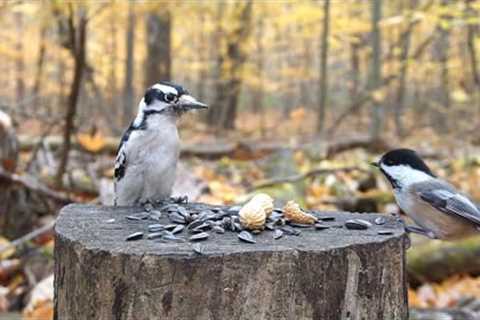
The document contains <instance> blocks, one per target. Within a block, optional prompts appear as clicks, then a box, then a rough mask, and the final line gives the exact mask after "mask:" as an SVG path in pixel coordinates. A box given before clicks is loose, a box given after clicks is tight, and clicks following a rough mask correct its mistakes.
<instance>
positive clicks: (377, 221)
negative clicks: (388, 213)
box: [375, 217, 387, 225]
mask: <svg viewBox="0 0 480 320" xmlns="http://www.w3.org/2000/svg"><path fill="white" fill-rule="evenodd" d="M385 222H387V219H385V218H384V217H378V218H376V219H375V224H377V225H382V224H385Z"/></svg>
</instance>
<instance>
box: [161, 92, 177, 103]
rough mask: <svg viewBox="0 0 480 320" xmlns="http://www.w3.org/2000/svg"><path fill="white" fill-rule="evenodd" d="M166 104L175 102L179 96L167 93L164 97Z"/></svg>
mask: <svg viewBox="0 0 480 320" xmlns="http://www.w3.org/2000/svg"><path fill="white" fill-rule="evenodd" d="M164 98H165V102H174V101H175V100H176V99H177V96H176V95H175V94H173V93H167V94H165V96H164Z"/></svg>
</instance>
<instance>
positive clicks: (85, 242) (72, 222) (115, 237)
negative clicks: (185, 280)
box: [55, 204, 404, 257]
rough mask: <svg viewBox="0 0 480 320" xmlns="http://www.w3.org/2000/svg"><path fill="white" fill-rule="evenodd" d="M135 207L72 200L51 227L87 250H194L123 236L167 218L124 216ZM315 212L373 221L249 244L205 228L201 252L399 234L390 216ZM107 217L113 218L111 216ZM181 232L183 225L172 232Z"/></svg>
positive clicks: (357, 241) (337, 243)
mask: <svg viewBox="0 0 480 320" xmlns="http://www.w3.org/2000/svg"><path fill="white" fill-rule="evenodd" d="M142 211H143V210H142V209H141V208H132V207H105V206H93V205H79V204H73V205H69V206H66V207H64V208H63V209H62V210H61V212H60V215H59V217H58V219H57V223H56V226H55V231H56V233H57V236H59V237H62V238H64V239H67V240H69V241H72V242H74V243H75V244H79V245H81V246H83V247H85V248H86V249H88V250H95V251H108V252H111V253H118V254H127V255H145V254H149V255H165V256H172V257H175V256H178V257H181V256H198V255H197V254H195V253H194V252H193V244H194V243H192V242H188V241H187V242H185V243H161V242H156V241H154V240H149V239H146V238H145V237H144V238H143V239H140V240H137V241H126V240H125V239H126V237H127V236H128V235H130V234H132V233H134V232H138V231H142V232H144V233H145V235H146V234H147V226H148V225H150V224H154V223H163V224H167V223H170V222H168V219H167V218H162V219H164V221H153V220H139V221H131V220H128V219H126V216H128V215H132V214H135V213H140V212H142ZM317 214H318V215H319V216H320V215H322V214H328V215H329V216H334V217H335V221H333V222H325V224H330V225H340V224H341V225H343V224H344V222H345V221H346V220H348V219H353V218H361V219H363V220H367V221H370V222H371V223H372V224H373V226H372V227H370V228H369V229H367V230H348V229H346V228H345V227H342V228H329V229H326V230H315V229H314V228H308V229H304V228H301V229H298V230H300V231H301V234H300V235H299V236H293V235H289V236H287V235H284V236H283V237H282V238H280V239H278V240H275V239H274V238H273V232H272V231H263V232H262V233H261V234H259V235H255V236H254V237H255V240H256V243H255V244H249V243H245V242H241V241H239V239H238V238H237V233H233V232H229V231H227V232H225V234H216V233H214V232H209V234H210V237H209V239H207V240H206V241H201V242H200V243H201V245H202V250H203V252H204V255H227V254H237V253H245V252H262V251H268V252H275V251H282V252H283V251H322V250H332V249H337V248H345V247H348V246H353V245H364V244H375V243H382V242H385V241H388V240H391V239H393V238H399V237H402V236H403V235H404V228H403V226H402V224H401V223H400V222H398V221H396V220H395V219H394V218H393V217H388V216H385V215H380V214H370V213H369V214H358V213H347V212H317ZM379 216H382V217H385V218H386V220H387V222H386V223H385V224H384V225H381V226H379V225H376V224H375V223H374V220H375V218H377V217H379ZM112 219H115V221H113V222H112ZM385 229H388V230H391V231H392V232H393V234H391V235H378V234H377V232H378V231H379V230H385ZM178 236H179V237H183V238H187V239H188V233H187V231H183V233H181V234H179V235H178Z"/></svg>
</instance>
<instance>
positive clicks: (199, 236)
mask: <svg viewBox="0 0 480 320" xmlns="http://www.w3.org/2000/svg"><path fill="white" fill-rule="evenodd" d="M209 236H210V235H209V234H208V233H206V232H201V233H197V234H194V235H193V236H191V237H190V238H188V240H190V241H202V240H207V239H208V237H209Z"/></svg>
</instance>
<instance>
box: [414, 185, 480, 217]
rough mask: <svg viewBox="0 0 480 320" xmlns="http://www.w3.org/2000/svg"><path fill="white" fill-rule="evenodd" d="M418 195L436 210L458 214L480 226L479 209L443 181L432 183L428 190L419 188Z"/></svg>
mask: <svg viewBox="0 0 480 320" xmlns="http://www.w3.org/2000/svg"><path fill="white" fill-rule="evenodd" d="M417 194H418V196H419V197H420V198H421V199H422V200H423V201H425V202H427V203H428V204H430V205H431V206H432V207H434V208H436V209H437V210H439V211H441V212H443V213H446V214H450V215H456V216H460V217H462V218H464V219H467V220H469V221H471V222H473V223H475V224H477V225H479V226H480V210H479V209H478V207H477V206H476V205H475V204H474V203H473V202H472V201H471V200H470V199H468V198H467V197H466V196H464V195H463V194H460V193H458V192H457V191H456V190H455V189H454V188H453V187H452V186H450V185H448V184H446V183H445V184H444V183H438V184H434V186H431V187H430V188H428V190H419V191H418V192H417Z"/></svg>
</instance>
